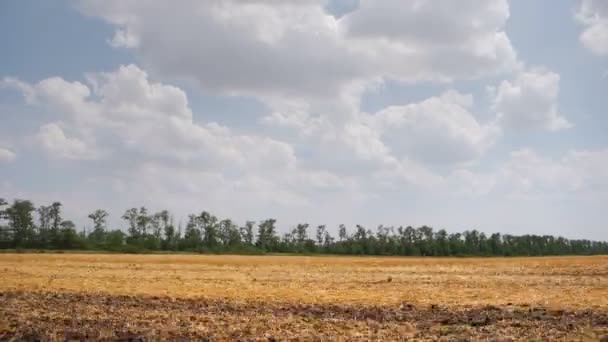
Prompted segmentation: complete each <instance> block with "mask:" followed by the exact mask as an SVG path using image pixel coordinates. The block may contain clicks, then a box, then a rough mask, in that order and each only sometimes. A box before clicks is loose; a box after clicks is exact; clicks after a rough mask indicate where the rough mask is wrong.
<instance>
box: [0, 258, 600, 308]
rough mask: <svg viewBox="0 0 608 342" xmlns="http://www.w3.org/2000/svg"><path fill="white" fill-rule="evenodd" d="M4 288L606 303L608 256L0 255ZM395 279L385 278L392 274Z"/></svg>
mask: <svg viewBox="0 0 608 342" xmlns="http://www.w3.org/2000/svg"><path fill="white" fill-rule="evenodd" d="M0 272H2V277H1V279H0V291H11V290H26V291H58V292H65V291H68V292H81V293H96V294H111V295H119V294H128V295H142V294H143V295H155V296H159V295H160V296H169V297H175V298H192V297H205V298H210V299H213V298H229V299H231V300H234V301H248V302H249V301H255V300H262V301H267V302H282V303H319V304H322V303H342V304H372V305H379V304H387V305H393V304H398V303H402V302H409V303H415V304H417V305H427V304H431V303H438V304H441V305H452V306H454V305H455V306H463V305H483V304H498V305H501V304H508V303H513V304H516V305H521V304H531V305H542V306H545V307H555V308H596V309H602V310H606V309H608V257H606V256H597V257H550V258H470V259H460V258H384V257H382V258H380V257H363V258H357V257H305V256H203V255H106V254H0ZM389 277H390V278H391V281H390V282H389V281H388V279H389Z"/></svg>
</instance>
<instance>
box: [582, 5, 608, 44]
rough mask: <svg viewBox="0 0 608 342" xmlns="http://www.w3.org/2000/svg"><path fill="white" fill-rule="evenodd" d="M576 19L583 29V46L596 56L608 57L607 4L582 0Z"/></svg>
mask: <svg viewBox="0 0 608 342" xmlns="http://www.w3.org/2000/svg"><path fill="white" fill-rule="evenodd" d="M576 19H577V20H578V21H579V22H580V23H581V24H583V26H584V27H585V29H584V31H583V33H581V36H580V40H581V42H582V43H583V45H584V46H585V47H587V48H588V49H589V50H591V51H592V52H593V53H595V54H597V55H608V2H606V1H604V0H582V1H581V6H580V8H579V10H578V12H577V13H576Z"/></svg>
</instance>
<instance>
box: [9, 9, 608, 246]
mask: <svg viewBox="0 0 608 342" xmlns="http://www.w3.org/2000/svg"><path fill="white" fill-rule="evenodd" d="M0 46H1V51H2V53H0V197H5V198H8V199H13V198H28V199H32V200H33V201H34V202H35V203H36V204H46V203H49V202H51V201H54V200H59V201H61V202H63V203H64V206H65V216H67V217H69V218H72V219H73V220H75V221H76V222H78V224H79V225H84V224H87V221H86V215H87V214H88V213H89V212H91V211H93V210H94V209H96V208H105V209H107V210H108V211H109V212H110V213H111V216H112V220H110V222H111V224H112V225H113V226H115V227H121V226H122V225H123V224H122V222H121V220H120V215H121V214H122V213H123V212H124V210H125V209H127V208H129V207H134V206H141V205H145V206H147V207H149V208H150V209H151V210H160V209H165V208H166V209H169V210H171V211H172V212H173V213H174V215H175V218H176V221H179V220H182V221H183V220H184V219H185V216H186V215H187V214H188V213H194V212H200V211H202V210H209V211H211V212H213V213H215V214H216V215H218V216H220V217H231V218H233V219H235V220H238V221H244V220H245V219H253V220H259V219H264V218H268V217H274V218H277V219H278V220H279V223H280V226H281V229H280V230H282V231H285V230H286V229H287V228H288V227H290V226H291V225H293V224H295V223H297V222H309V223H311V224H318V223H327V224H329V225H332V226H333V227H335V226H336V225H337V224H339V223H346V224H349V225H352V224H355V223H361V224H364V225H368V226H369V227H370V228H373V227H375V226H376V225H377V224H380V223H384V224H388V225H422V224H427V225H431V226H433V227H436V228H446V229H447V230H448V231H460V230H464V229H472V228H476V229H479V230H481V231H485V232H494V231H499V232H503V233H514V234H524V233H536V234H555V235H563V236H566V237H571V238H592V239H608V226H607V223H606V222H607V216H606V212H607V210H608V115H607V114H608V113H607V108H608V1H604V0H579V1H572V0H557V1H549V0H546V1H525V0H513V1H507V0H487V1H478V0H462V1H439V0H437V1H422V0H417V1H399V0H387V1H375V0H374V1H371V0H370V1H368V0H360V1H356V0H335V1H331V0H302V1H278V0H242V1H237V0H234V1H231V0H228V1H219V0H218V1H198V0H183V1H176V2H169V1H135V0H133V1H130V0H127V1H124V0H85V1H61V0H58V1H36V0H8V1H2V2H1V3H0ZM334 229H335V228H334Z"/></svg>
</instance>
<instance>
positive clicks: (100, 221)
mask: <svg viewBox="0 0 608 342" xmlns="http://www.w3.org/2000/svg"><path fill="white" fill-rule="evenodd" d="M109 215H110V214H108V212H107V211H105V210H103V209H97V210H95V211H94V212H92V213H90V214H89V216H88V218H90V219H91V220H92V221H93V232H91V234H89V241H91V243H92V244H93V246H95V247H97V248H104V247H105V246H106V219H107V218H108V216H109Z"/></svg>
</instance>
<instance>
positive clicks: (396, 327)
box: [0, 291, 608, 341]
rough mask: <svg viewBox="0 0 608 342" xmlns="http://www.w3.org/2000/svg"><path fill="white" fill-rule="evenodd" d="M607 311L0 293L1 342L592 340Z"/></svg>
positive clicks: (601, 332)
mask: <svg viewBox="0 0 608 342" xmlns="http://www.w3.org/2000/svg"><path fill="white" fill-rule="evenodd" d="M605 335H608V311H602V310H599V311H598V310H590V309H589V310H584V309H577V310H555V309H547V308H543V307H527V306H512V305H504V306H477V307H475V306H468V307H455V306H443V305H439V304H433V305H429V306H424V307H420V306H415V305H413V304H408V303H402V304H401V305H396V306H368V305H355V304H352V305H349V304H336V305H331V304H293V303H284V304H281V303H276V302H273V303H264V302H251V301H234V300H228V299H227V300H221V299H175V298H169V297H143V296H112V295H99V294H82V293H70V292H31V291H8V292H0V341H12V340H30V341H44V340H49V341H65V340H87V341H88V340H104V341H110V340H123V341H155V340H193V339H194V340H213V341H216V340H222V341H223V340H243V341H250V340H263V341H273V340H277V341H279V340H280V341H283V340H305V341H326V340H365V341H367V340H383V341H386V340H446V341H447V340H449V341H454V340H471V339H473V340H480V339H481V340H497V341H505V340H507V341H508V340H542V341H547V340H564V339H566V340H591V341H598V340H600V339H601V338H602V336H605Z"/></svg>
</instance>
